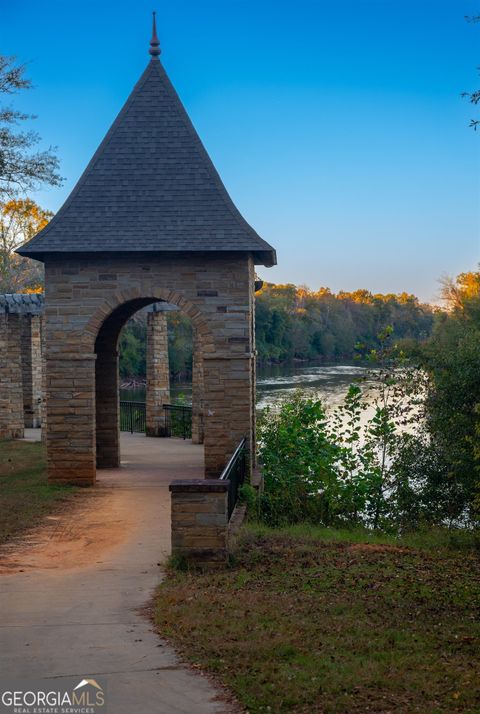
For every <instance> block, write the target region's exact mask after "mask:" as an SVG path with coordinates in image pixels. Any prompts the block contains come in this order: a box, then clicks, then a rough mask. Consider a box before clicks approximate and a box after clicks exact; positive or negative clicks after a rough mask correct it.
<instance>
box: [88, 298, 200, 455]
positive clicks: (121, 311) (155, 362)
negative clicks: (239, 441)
mask: <svg viewBox="0 0 480 714" xmlns="http://www.w3.org/2000/svg"><path fill="white" fill-rule="evenodd" d="M170 299H171V300H172V296H170ZM177 302H178V303H182V304H181V305H176V304H175V303H173V301H172V302H170V303H167V302H166V301H164V300H161V301H159V299H158V297H156V296H155V297H136V298H131V299H128V300H126V301H125V302H123V303H121V304H120V305H118V306H117V307H116V308H114V309H113V310H112V311H111V312H110V314H109V315H108V316H107V317H106V318H105V319H104V321H103V322H102V323H101V325H100V328H99V330H98V334H97V336H96V339H95V355H96V360H95V415H96V419H95V421H96V435H95V437H96V466H97V468H100V469H101V468H115V467H118V466H120V456H121V440H120V433H121V431H120V380H119V342H120V336H121V333H122V329H123V328H124V327H125V326H126V325H127V323H128V322H129V320H130V319H131V318H132V317H133V316H134V315H135V314H136V313H138V312H139V311H142V313H143V314H142V319H143V325H144V333H145V334H144V339H147V340H149V344H148V346H147V349H146V351H147V356H146V360H147V362H148V361H149V362H150V364H147V365H146V368H147V383H146V399H145V405H144V407H143V408H144V409H145V410H146V433H147V435H149V436H166V435H168V434H169V433H170V431H168V434H167V431H166V429H165V425H166V421H165V420H166V418H167V416H169V415H170V414H171V412H170V411H169V410H166V409H164V406H163V405H164V403H165V401H166V402H169V401H170V384H169V374H168V372H169V361H168V344H167V335H166V314H167V312H168V308H169V307H170V309H171V310H172V309H174V310H178V312H177V313H176V314H177V315H180V314H181V315H183V316H184V317H185V318H186V320H184V322H185V323H186V324H187V325H188V324H190V325H191V331H192V334H193V335H194V337H193V339H192V345H191V348H190V349H192V351H193V365H192V369H193V371H195V378H194V379H193V385H192V386H193V388H192V393H191V403H192V405H193V409H192V411H193V414H192V417H191V419H192V434H191V436H192V441H193V443H197V444H199V443H202V441H203V429H202V424H201V410H202V400H203V380H201V379H199V375H200V374H202V362H203V354H202V346H203V344H204V340H203V338H202V335H201V327H202V325H203V323H202V321H201V320H200V319H199V317H198V311H197V312H195V313H194V315H193V317H191V315H189V314H188V313H189V311H188V306H187V309H185V308H186V306H185V303H184V301H182V300H180V299H178V301H177ZM174 305H175V307H174ZM147 306H151V307H150V309H149V311H148V312H146V311H145V310H144V308H146V307H147ZM191 312H192V311H191V310H190V313H191ZM172 314H173V313H172ZM162 325H164V327H162ZM187 332H188V330H187ZM159 343H160V344H159ZM159 362H161V364H159ZM165 371H166V374H165Z"/></svg>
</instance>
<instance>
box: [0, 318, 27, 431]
mask: <svg viewBox="0 0 480 714" xmlns="http://www.w3.org/2000/svg"><path fill="white" fill-rule="evenodd" d="M22 321H23V316H22V315H17V314H8V313H0V438H2V439H21V438H23V435H24V419H23V378H22V326H23V324H22Z"/></svg>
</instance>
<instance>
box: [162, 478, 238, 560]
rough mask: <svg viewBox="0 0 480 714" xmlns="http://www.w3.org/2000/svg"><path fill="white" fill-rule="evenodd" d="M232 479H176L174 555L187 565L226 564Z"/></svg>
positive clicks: (172, 492) (171, 490) (171, 487)
mask: <svg viewBox="0 0 480 714" xmlns="http://www.w3.org/2000/svg"><path fill="white" fill-rule="evenodd" d="M228 485H229V484H228V481H219V480H218V479H214V480H208V479H206V480H201V479H192V480H184V481H173V482H172V483H171V484H170V487H169V489H170V493H171V495H172V555H173V556H174V557H176V558H179V559H182V560H184V561H185V563H186V564H187V565H189V564H191V565H193V566H200V567H202V568H216V567H222V566H224V565H225V563H226V561H227V545H228V543H227V535H228V512H227V504H228Z"/></svg>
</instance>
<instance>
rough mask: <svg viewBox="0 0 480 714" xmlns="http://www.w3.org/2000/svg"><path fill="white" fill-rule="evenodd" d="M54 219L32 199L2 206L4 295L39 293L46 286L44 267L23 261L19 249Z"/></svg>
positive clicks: (0, 245) (0, 233)
mask: <svg viewBox="0 0 480 714" xmlns="http://www.w3.org/2000/svg"><path fill="white" fill-rule="evenodd" d="M52 216H53V213H51V211H45V210H44V209H43V208H40V206H39V205H38V204H37V203H35V201H32V199H30V198H25V199H12V200H10V201H7V202H6V203H3V204H0V292H2V293H16V292H17V293H18V292H28V291H37V290H39V289H40V288H41V286H42V283H43V272H42V266H41V264H40V263H37V261H33V260H29V259H28V258H22V257H21V256H19V255H17V254H16V253H15V252H14V251H15V249H16V248H17V247H18V246H19V245H21V244H22V243H25V241H27V240H30V238H32V237H33V236H34V235H35V233H38V231H40V230H41V229H42V228H44V227H45V226H46V225H47V223H48V221H49V220H50V218H51V217H52Z"/></svg>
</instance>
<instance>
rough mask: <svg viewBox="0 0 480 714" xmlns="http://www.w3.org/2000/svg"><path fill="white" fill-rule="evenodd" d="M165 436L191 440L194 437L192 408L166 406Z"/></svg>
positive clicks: (179, 405) (176, 405) (183, 405)
mask: <svg viewBox="0 0 480 714" xmlns="http://www.w3.org/2000/svg"><path fill="white" fill-rule="evenodd" d="M163 409H164V411H165V436H179V437H181V438H182V439H190V438H191V436H192V407H190V406H187V405H185V404H164V405H163Z"/></svg>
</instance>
